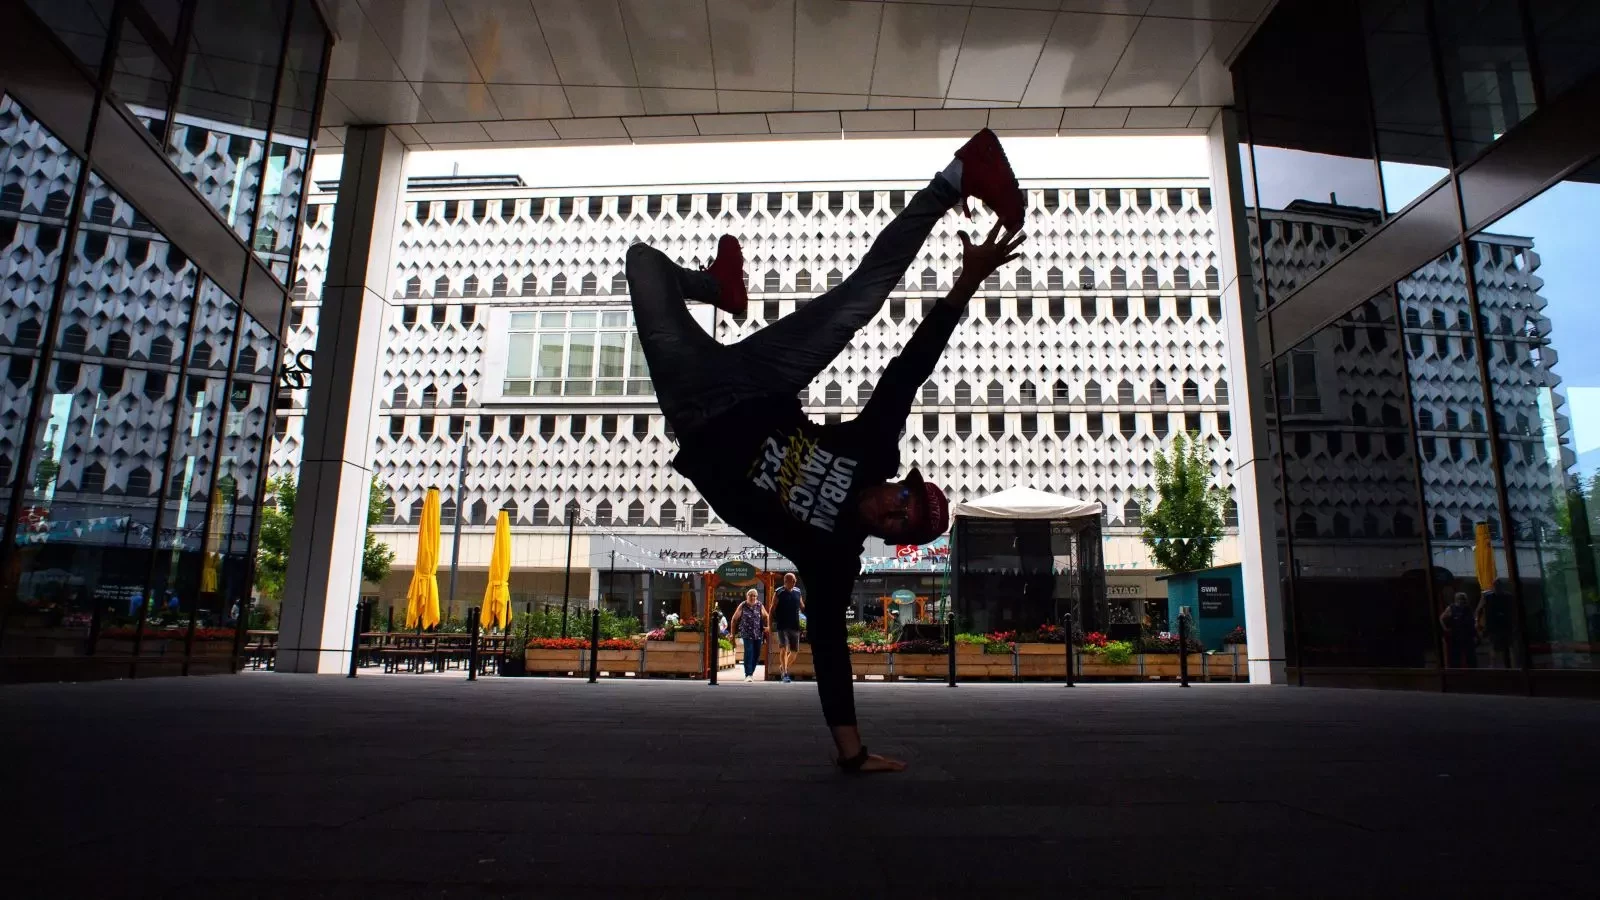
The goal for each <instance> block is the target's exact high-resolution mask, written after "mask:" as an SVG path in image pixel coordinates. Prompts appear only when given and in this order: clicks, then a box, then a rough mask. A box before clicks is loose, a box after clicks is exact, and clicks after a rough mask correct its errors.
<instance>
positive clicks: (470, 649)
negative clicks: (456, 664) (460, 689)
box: [467, 606, 478, 681]
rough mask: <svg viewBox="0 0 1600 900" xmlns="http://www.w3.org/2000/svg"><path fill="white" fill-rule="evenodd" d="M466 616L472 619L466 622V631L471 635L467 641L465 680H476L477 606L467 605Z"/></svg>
mask: <svg viewBox="0 0 1600 900" xmlns="http://www.w3.org/2000/svg"><path fill="white" fill-rule="evenodd" d="M467 618H468V619H471V620H472V621H470V622H468V623H467V633H468V634H469V635H471V637H470V638H469V639H468V643H467V680H468V681H477V680H478V608H477V607H476V606H469V607H467Z"/></svg>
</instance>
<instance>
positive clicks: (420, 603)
mask: <svg viewBox="0 0 1600 900" xmlns="http://www.w3.org/2000/svg"><path fill="white" fill-rule="evenodd" d="M438 574H439V489H438V488H428V496H427V499H425V500H423V501H422V527H421V528H420V529H419V530H418V532H417V569H416V572H415V573H414V574H413V575H412V576H411V588H410V590H407V591H406V627H407V628H416V627H417V626H419V625H420V626H421V627H423V628H432V627H434V626H435V625H438V624H439V579H438V577H437V576H438Z"/></svg>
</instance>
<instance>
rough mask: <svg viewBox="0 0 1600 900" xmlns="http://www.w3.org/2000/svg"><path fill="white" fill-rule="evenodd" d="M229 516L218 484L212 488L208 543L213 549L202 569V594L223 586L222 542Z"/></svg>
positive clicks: (208, 553)
mask: <svg viewBox="0 0 1600 900" xmlns="http://www.w3.org/2000/svg"><path fill="white" fill-rule="evenodd" d="M227 517H228V516H227V510H226V509H225V507H224V505H223V502H222V487H221V485H218V486H216V487H213V488H212V489H211V515H210V517H209V518H210V521H208V522H207V523H206V532H207V534H208V536H207V538H206V543H207V545H208V546H209V547H210V548H211V549H210V550H209V551H208V552H207V553H206V560H205V563H204V565H203V566H202V567H201V569H200V593H202V594H215V593H216V592H217V591H219V590H221V588H222V578H221V572H222V542H223V541H224V540H225V539H226V536H225V535H224V534H223V530H224V529H225V527H226V525H227V522H226V521H225V520H226V519H227Z"/></svg>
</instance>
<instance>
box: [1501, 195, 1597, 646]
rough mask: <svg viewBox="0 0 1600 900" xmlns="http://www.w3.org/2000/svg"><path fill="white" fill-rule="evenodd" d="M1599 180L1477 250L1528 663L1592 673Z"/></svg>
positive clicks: (1533, 204)
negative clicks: (1595, 228)
mask: <svg viewBox="0 0 1600 900" xmlns="http://www.w3.org/2000/svg"><path fill="white" fill-rule="evenodd" d="M1597 178H1600V165H1594V164H1591V165H1590V166H1589V167H1588V170H1587V171H1584V172H1580V173H1579V174H1578V176H1577V177H1574V178H1572V179H1569V180H1567V181H1564V182H1561V183H1560V184H1558V185H1556V186H1555V187H1552V188H1550V189H1549V190H1547V191H1545V192H1544V193H1543V194H1540V195H1539V196H1538V197H1536V198H1534V199H1533V200H1530V201H1529V202H1527V203H1525V204H1523V205H1522V206H1521V207H1520V208H1518V209H1516V210H1514V211H1512V212H1511V213H1508V214H1507V215H1505V216H1504V217H1502V218H1501V219H1500V220H1498V221H1496V222H1495V223H1493V224H1491V225H1490V226H1489V227H1488V228H1487V229H1485V230H1484V231H1482V232H1479V233H1478V234H1477V235H1475V236H1474V237H1473V239H1472V242H1471V247H1472V250H1473V278H1474V280H1475V282H1476V284H1477V291H1478V302H1479V303H1480V305H1481V307H1482V312H1483V319H1484V328H1485V332H1486V337H1487V339H1488V345H1489V352H1488V353H1487V354H1486V360H1487V363H1488V369H1489V378H1490V383H1491V385H1492V388H1493V391H1494V413H1495V416H1496V419H1497V421H1498V422H1499V423H1500V431H1501V437H1502V441H1501V447H1502V450H1501V457H1502V459H1503V463H1504V466H1505V484H1506V493H1507V496H1508V499H1509V501H1510V517H1511V524H1512V532H1511V533H1512V538H1513V542H1514V544H1515V546H1516V562H1517V575H1518V580H1519V582H1520V584H1519V585H1518V586H1519V587H1520V588H1521V600H1522V604H1523V608H1524V620H1525V627H1526V630H1527V639H1528V653H1529V659H1530V662H1531V664H1532V665H1534V666H1536V667H1540V668H1594V667H1596V666H1597V665H1600V648H1597V646H1596V642H1597V641H1600V577H1597V570H1600V559H1597V556H1596V552H1595V543H1594V541H1595V536H1596V535H1597V534H1600V509H1597V506H1596V504H1597V499H1596V496H1595V494H1596V492H1597V489H1600V356H1597V355H1596V354H1595V353H1594V352H1593V350H1592V347H1591V345H1592V343H1593V341H1594V336H1595V335H1596V334H1600V310H1597V308H1596V306H1595V304H1594V292H1593V283H1594V277H1593V261H1594V258H1595V255H1596V251H1597V249H1600V246H1597V244H1596V241H1595V236H1594V231H1593V229H1592V227H1591V225H1590V223H1591V221H1592V219H1593V217H1594V212H1595V210H1596V209H1600V185H1596V184H1595V180H1596V179H1597ZM1496 574H1497V575H1499V576H1500V577H1502V578H1504V577H1505V576H1506V575H1507V574H1508V573H1507V572H1506V571H1505V569H1504V568H1503V567H1502V568H1501V569H1500V571H1499V572H1497V573H1496ZM1498 588H1499V590H1500V591H1501V592H1504V591H1506V589H1507V588H1508V585H1506V584H1503V583H1502V584H1500V585H1498ZM1509 599H1510V598H1509V597H1508V598H1506V600H1507V602H1506V603H1505V604H1500V608H1491V609H1486V611H1485V612H1486V616H1485V618H1486V623H1485V624H1486V628H1487V631H1488V634H1489V636H1490V637H1491V638H1495V637H1496V634H1495V630H1496V629H1497V628H1504V627H1505V625H1506V620H1507V618H1508V616H1509V612H1510V610H1509V609H1506V608H1504V606H1507V605H1509Z"/></svg>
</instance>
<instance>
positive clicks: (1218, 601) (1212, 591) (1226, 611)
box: [1198, 578, 1233, 619]
mask: <svg viewBox="0 0 1600 900" xmlns="http://www.w3.org/2000/svg"><path fill="white" fill-rule="evenodd" d="M1198 583H1199V586H1200V618H1202V619H1231V618H1233V581H1232V580H1230V579H1227V578H1201V579H1199V580H1198Z"/></svg>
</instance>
